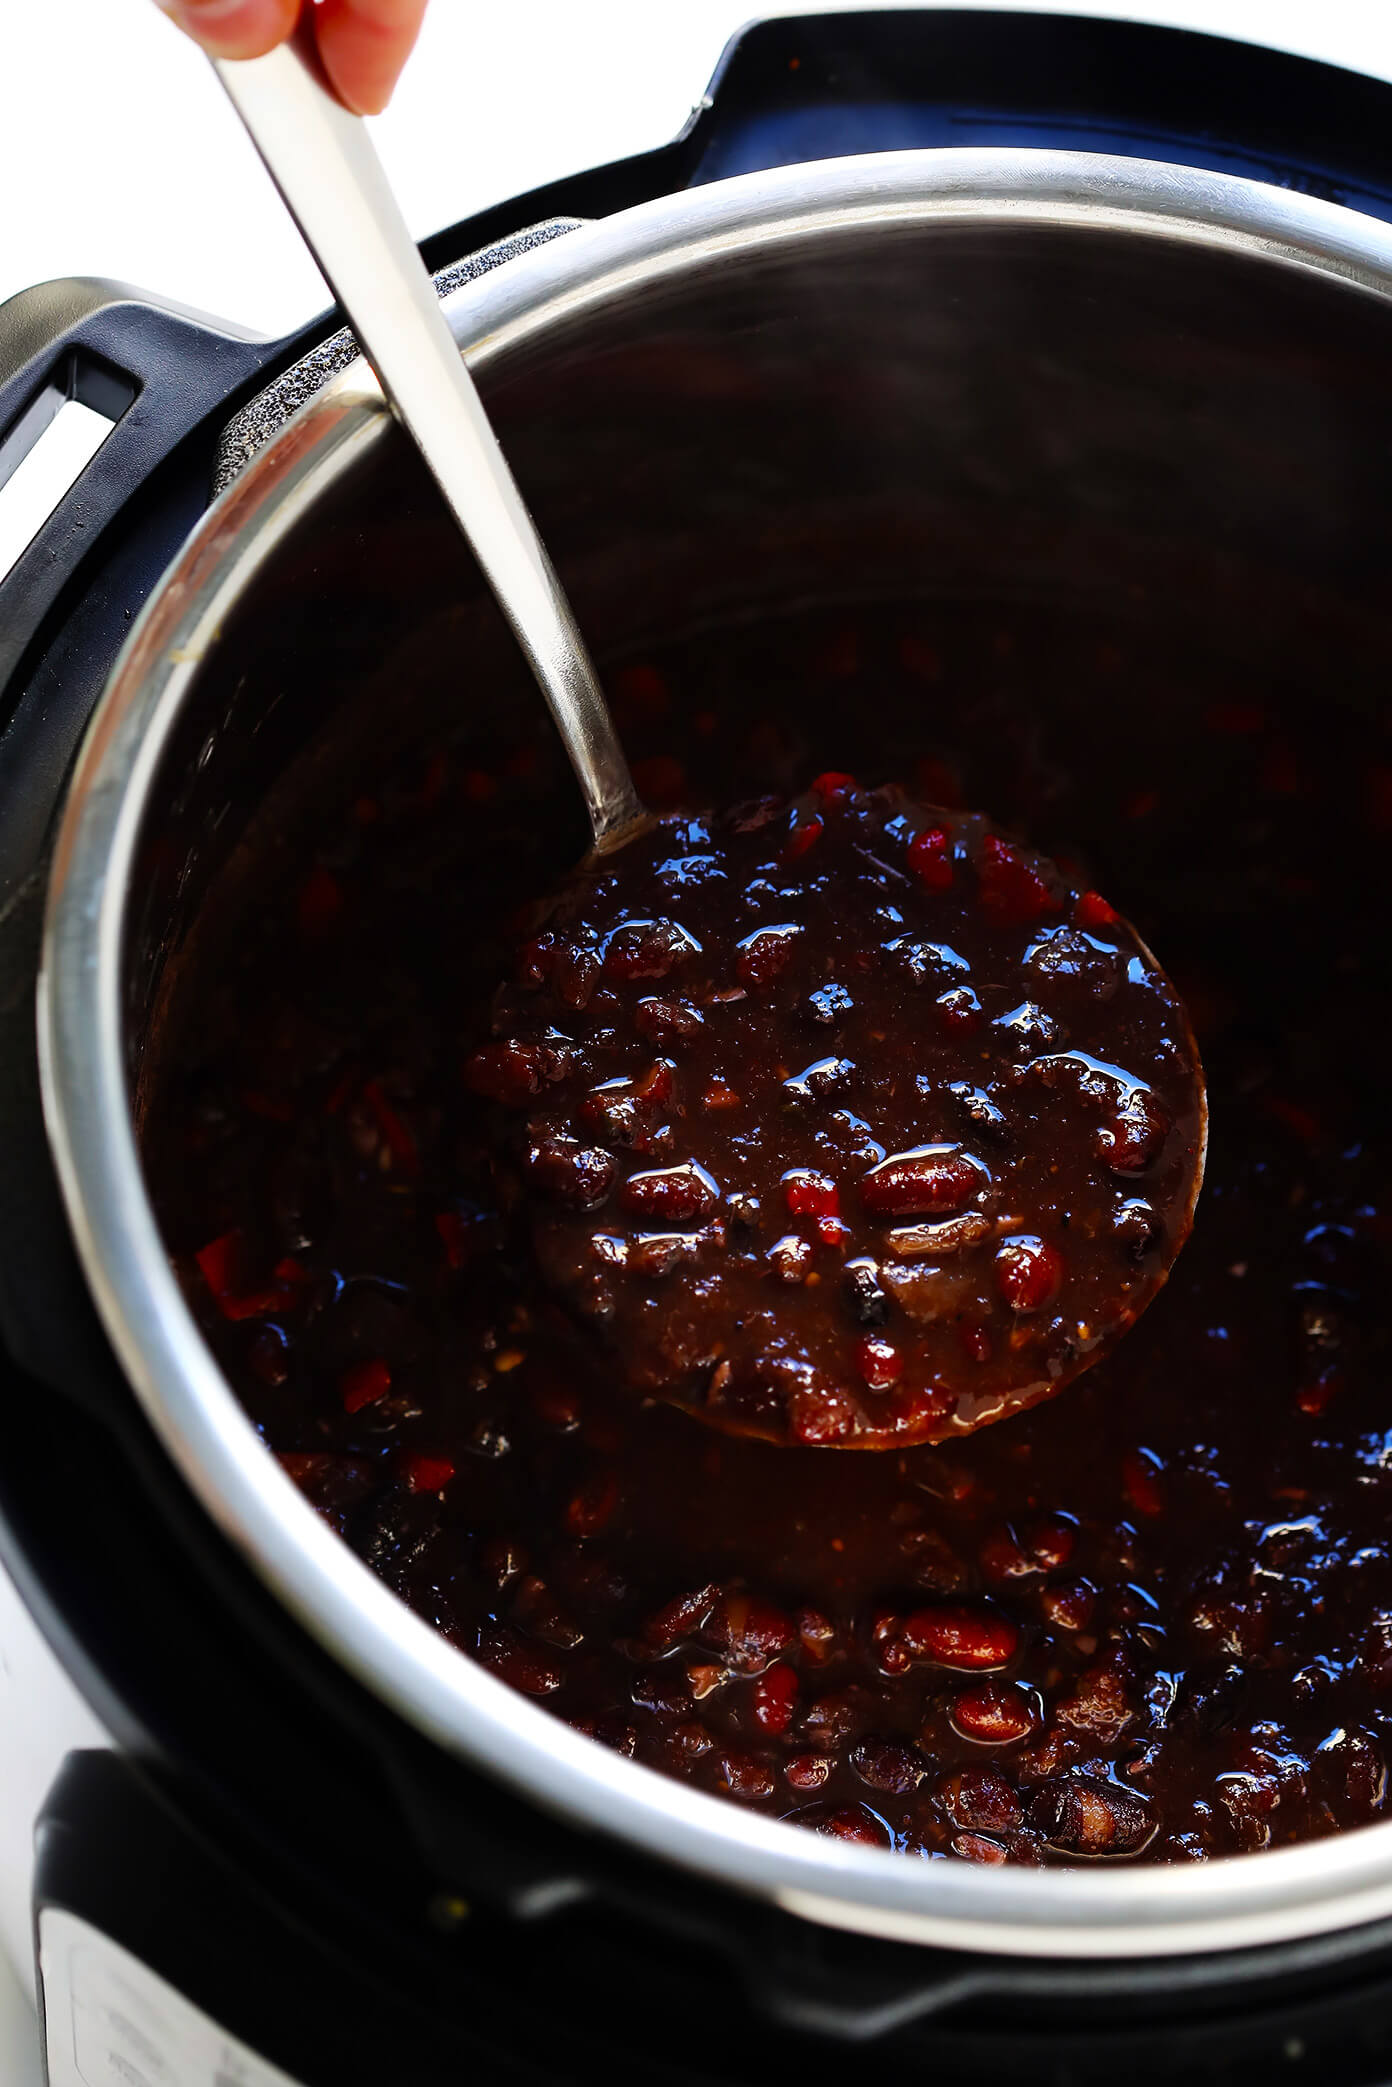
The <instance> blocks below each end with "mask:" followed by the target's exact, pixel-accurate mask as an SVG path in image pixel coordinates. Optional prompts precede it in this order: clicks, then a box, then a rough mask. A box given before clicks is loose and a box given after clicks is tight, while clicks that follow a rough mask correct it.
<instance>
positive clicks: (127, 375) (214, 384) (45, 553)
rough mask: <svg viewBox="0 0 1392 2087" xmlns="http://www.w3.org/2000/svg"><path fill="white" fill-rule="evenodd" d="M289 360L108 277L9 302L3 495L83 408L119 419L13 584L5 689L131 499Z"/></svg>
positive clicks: (2, 408)
mask: <svg viewBox="0 0 1392 2087" xmlns="http://www.w3.org/2000/svg"><path fill="white" fill-rule="evenodd" d="M277 349H280V350H281V351H282V352H283V350H284V343H283V342H274V341H264V340H258V339H254V338H252V337H250V336H248V335H245V334H243V333H241V332H239V331H238V330H237V329H236V328H235V327H232V326H230V325H229V324H228V323H227V322H225V321H224V320H221V319H212V318H208V317H206V316H205V315H204V314H202V313H198V312H191V311H187V310H185V309H184V308H183V307H182V306H180V305H175V304H168V303H161V302H159V301H157V300H155V299H151V298H147V297H145V296H144V295H143V294H142V293H141V292H139V291H136V290H132V289H130V288H128V287H127V286H126V285H125V284H123V283H114V282H104V281H101V280H99V279H88V278H84V277H70V278H67V279H64V280H60V281H57V282H50V283H40V284H38V285H37V286H36V287H35V288H33V289H31V290H22V291H20V293H19V294H18V295H17V296H15V297H12V298H10V299H9V300H8V302H7V303H5V304H3V305H0V488H3V486H4V484H5V482H6V480H7V479H8V478H10V477H11V476H12V474H13V473H14V472H15V471H16V470H17V469H18V468H19V466H20V465H21V464H22V463H23V462H24V460H25V458H26V457H27V456H28V455H29V453H30V452H31V451H32V449H33V448H34V446H35V444H36V443H37V442H38V441H39V439H40V437H41V436H42V435H43V434H44V433H45V431H46V430H47V428H48V426H49V424H50V422H51V421H52V420H53V419H54V417H55V416H56V414H57V413H59V412H60V411H61V409H62V407H63V406H64V405H65V404H66V403H67V402H68V401H69V400H76V401H77V402H78V403H79V404H81V405H85V406H88V407H90V408H92V409H93V410H94V411H95V412H97V413H99V414H101V415H102V417H103V418H104V419H107V420H109V421H110V422H111V431H110V433H109V434H108V435H107V436H106V437H105V438H104V439H103V440H102V442H101V445H100V447H99V448H98V449H97V450H96V452H95V454H94V455H93V456H92V457H91V458H90V460H89V461H88V463H87V464H86V465H85V467H84V468H83V469H82V470H81V471H80V472H79V474H78V476H77V478H76V480H75V481H74V483H73V484H72V485H71V486H70V487H69V489H68V490H67V492H66V493H65V494H64V495H63V497H62V498H61V499H60V500H59V502H58V504H57V506H56V507H55V508H54V510H53V512H52V513H51V514H50V515H49V516H48V518H47V519H46V520H45V521H44V522H43V523H42V525H41V526H40V528H39V530H38V533H37V534H36V535H35V536H34V538H33V539H32V541H31V542H30V543H29V544H28V546H27V548H26V549H24V550H23V551H21V553H20V555H19V557H18V559H17V560H16V561H15V563H14V564H13V565H12V566H11V568H10V570H9V572H8V573H7V574H5V576H4V577H3V578H0V689H3V688H4V687H5V686H6V684H7V683H8V682H9V681H10V679H11V677H12V676H13V675H14V673H15V672H16V669H17V668H18V667H19V666H20V664H21V662H22V660H23V658H24V655H25V653H26V652H27V650H28V648H29V646H30V644H31V643H32V641H33V639H34V638H35V637H36V636H37V635H38V633H39V631H40V630H41V628H42V627H43V625H44V622H45V619H46V618H47V616H48V614H49V612H50V610H52V609H53V607H54V606H55V604H56V603H57V602H58V600H59V597H60V595H61V594H62V593H63V591H64V589H65V587H66V586H67V583H68V582H69V581H70V580H71V579H72V578H73V576H74V575H75V574H76V572H77V571H78V568H79V567H80V566H81V565H82V564H83V563H84V561H85V560H86V558H87V556H88V554H89V553H90V552H91V551H92V549H93V547H94V546H95V544H96V542H97V540H98V538H99V537H100V536H101V535H102V532H103V531H104V530H105V529H106V528H107V526H108V524H109V523H111V522H112V521H113V519H114V518H115V516H116V515H117V513H118V512H119V510H120V509H121V508H122V506H123V505H124V504H125V503H126V501H128V500H129V499H130V498H131V497H132V495H133V494H134V493H136V491H137V490H138V489H139V488H140V487H141V486H142V485H143V484H145V482H146V481H147V480H148V478H149V476H150V474H151V473H152V472H153V471H154V470H155V469H156V467H157V466H158V465H159V464H161V463H162V462H163V461H164V459H165V458H166V457H167V456H169V455H170V453H171V452H172V451H173V450H174V449H175V448H177V447H178V445H179V444H180V443H181V442H182V441H183V440H184V438H185V437H186V436H187V435H189V434H191V433H192V432H193V430H194V429H195V428H197V427H198V426H199V424H200V423H201V422H202V421H203V420H205V419H207V418H208V417H209V416H210V415H212V414H214V413H218V412H221V414H222V415H223V417H225V415H226V412H227V407H228V401H229V397H230V396H231V395H233V394H235V393H236V392H237V391H238V390H239V389H240V388H241V387H243V386H244V385H245V384H246V382H247V381H248V380H249V379H252V378H255V377H256V376H257V375H258V374H259V373H260V372H261V371H262V370H263V369H264V367H265V365H266V364H267V362H268V361H269V360H270V359H271V357H272V356H273V355H274V354H275V353H276V351H277ZM3 714H4V712H3V710H0V720H2V719H3Z"/></svg>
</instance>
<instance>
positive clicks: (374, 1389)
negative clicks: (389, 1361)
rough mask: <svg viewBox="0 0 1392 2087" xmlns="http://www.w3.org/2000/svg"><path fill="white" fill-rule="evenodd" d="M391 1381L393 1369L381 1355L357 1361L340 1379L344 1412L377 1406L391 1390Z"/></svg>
mask: <svg viewBox="0 0 1392 2087" xmlns="http://www.w3.org/2000/svg"><path fill="white" fill-rule="evenodd" d="M391 1381H392V1379H391V1371H390V1370H389V1369H388V1368H387V1365H386V1364H385V1363H384V1362H383V1361H382V1359H381V1357H380V1356H374V1357H373V1358H372V1359H371V1360H370V1361H368V1362H355V1363H354V1365H353V1367H352V1369H350V1370H345V1371H344V1373H343V1375H342V1376H341V1377H340V1378H339V1380H338V1389H339V1394H340V1396H341V1397H342V1400H343V1410H344V1412H345V1413H361V1412H362V1409H363V1407H364V1406H375V1405H376V1403H377V1401H378V1400H379V1399H384V1398H385V1397H386V1395H387V1393H388V1392H389V1391H390V1390H391Z"/></svg>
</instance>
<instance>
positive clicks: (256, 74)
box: [213, 37, 643, 850]
mask: <svg viewBox="0 0 1392 2087" xmlns="http://www.w3.org/2000/svg"><path fill="white" fill-rule="evenodd" d="M213 63H214V65H215V67H216V70H217V72H218V74H219V76H220V78H221V80H222V83H223V85H224V87H225V88H226V89H227V92H228V93H229V95H230V96H231V97H232V101H233V103H234V105H235V107H236V109H237V113H238V115H239V116H240V117H241V119H242V121H243V123H244V124H245V125H246V128H247V130H248V132H249V133H250V135H251V139H252V142H253V143H254V145H255V146H256V149H257V151H258V152H259V153H260V155H261V157H262V159H263V160H264V161H265V164H266V167H267V170H268V171H269V173H270V175H271V178H272V180H273V181H274V182H275V184H276V187H277V188H278V189H279V190H280V193H281V195H282V196H283V197H284V199H285V202H286V205H287V207H288V208H289V210H290V213H291V215H292V217H293V218H294V220H295V222H296V224H297V225H298V226H299V228H300V231H301V232H302V233H303V234H304V238H305V241H306V243H307V244H308V246H309V248H310V250H311V252H312V253H313V255H314V257H315V259H316V260H317V261H318V263H319V266H320V267H321V268H322V270H323V271H324V274H325V275H326V276H327V277H328V280H329V282H330V284H331V285H332V287H333V290H334V293H335V295H336V296H337V298H338V300H339V302H340V304H341V305H342V306H343V309H344V311H345V313H346V314H347V316H348V319H349V321H350V323H351V325H352V327H353V331H354V332H355V334H356V335H357V338H358V342H359V345H360V346H361V348H362V350H363V353H364V354H365V355H366V357H367V359H368V361H369V362H370V363H371V365H372V368H373V369H374V371H375V372H376V374H377V378H378V381H379V382H380V384H381V386H382V389H383V391H384V392H385V393H386V395H387V397H388V399H389V400H390V401H391V404H392V406H393V408H394V409H395V411H396V414H397V417H398V419H399V420H400V421H401V422H402V424H403V426H404V427H405V429H406V431H407V433H408V434H409V435H410V436H411V438H412V440H413V441H414V442H415V444H416V446H417V448H418V449H419V450H420V452H421V455H422V456H423V457H424V459H425V461H426V464H427V465H428V466H429V469H430V472H431V474H432V476H433V477H434V479H435V482H436V484H437V485H438V486H439V488H440V491H441V492H442V493H443V494H444V496H445V499H446V500H447V501H448V503H449V506H450V509H451V512H452V513H453V515H454V517H455V520H456V521H457V522H458V524H459V526H460V528H461V529H462V530H463V532H464V534H465V536H466V537H467V538H468V541H469V543H470V545H471V547H472V549H473V552H474V556H475V557H476V558H477V559H478V562H479V564H480V566H481V567H482V569H483V573H484V576H485V578H486V579H487V581H488V584H489V586H490V587H491V588H492V590H493V593H494V595H495V596H496V597H497V600H498V604H499V606H500V608H501V609H502V611H503V613H504V615H505V616H506V617H507V619H508V622H509V623H510V624H511V625H512V628H513V631H514V632H515V633H516V636H517V641H518V643H519V644H520V645H521V647H522V650H523V652H524V653H525V654H526V656H527V659H528V661H529V663H530V665H531V669H532V672H533V673H534V674H535V676H536V678H537V681H538V683H539V684H540V687H541V691H542V694H543V695H544V696H545V698H546V701H547V703H548V704H549V705H550V708H551V714H552V716H553V717H554V718H555V720H556V724H557V726H558V727H559V729H560V733H561V737H562V739H563V740H564V742H565V748H566V752H567V754H568V755H569V757H570V763H571V766H572V767H573V769H574V770H575V774H576V777H577V779H578V781H579V784H580V787H581V790H582V791H583V792H584V797H585V805H586V809H587V810H588V812H589V815H590V825H591V828H592V830H593V833H594V840H595V846H596V848H598V849H601V850H602V849H604V848H606V847H612V846H615V845H617V844H618V843H619V841H620V840H622V839H623V838H625V837H626V835H627V832H628V830H629V829H631V828H633V827H634V826H635V825H636V823H638V822H639V821H641V819H642V817H643V807H642V805H641V803H640V801H639V799H638V796H637V793H636V791H635V790H634V787H633V778H632V776H631V775H630V774H629V770H628V762H627V761H626V760H625V758H624V753H623V749H622V747H621V746H620V745H619V741H618V736H617V734H616V733H615V730H614V723H613V719H612V718H611V717H610V715H609V710H608V706H607V705H606V703H605V700H604V693H603V690H602V689H601V688H600V685H599V680H598V677H597V676H596V674H595V670H594V667H593V665H592V663H591V660H590V657H589V654H588V652H587V651H586V649H585V642H584V639H583V638H582V637H581V635H580V632H579V629H578V628H577V626H576V622H575V618H574V616H573V615H572V613H571V608H570V604H569V602H568V601H567V600H566V597H565V594H564V591H563V590H562V587H561V583H560V581H559V580H558V579H557V577H556V573H555V570H554V568H553V567H552V564H551V561H550V559H549V558H548V556H547V554H546V549H545V546H544V545H543V543H542V541H541V538H540V537H539V536H538V534H537V532H536V527H535V524H534V523H533V521H532V518H531V516H530V515H529V514H528V512H527V508H526V505H525V503H524V501H523V499H522V495H521V493H520V492H519V491H518V488H517V482H516V480H515V479H514V478H513V475H512V472H511V471H510V470H509V468H508V463H507V459H506V458H505V457H504V455H503V452H502V450H501V448H500V447H499V444H498V438H497V436H496V435H495V434H494V432H493V429H492V427H491V425H490V423H489V420H488V415H487V414H486V413H485V411H484V408H483V402H482V400H481V399H480V397H479V395H478V392H477V390H476V389H475V386H474V381H473V379H472V377H471V376H470V375H469V372H468V370H467V368H466V367H465V363H464V358H463V356H462V355H461V354H460V352H459V348H458V346H457V344H456V342H455V339H454V336H453V335H452V334H451V332H450V330H449V327H448V325H447V324H446V322H445V318H444V314H443V313H442V312H441V310H440V305H439V300H438V298H437V297H436V294H435V290H434V286H433V285H432V283H431V281H430V277H429V276H428V275H427V274H426V271H425V265H424V263H423V262H422V260H421V257H420V254H419V253H418V252H417V250H416V245H415V242H414V240H413V239H412V238H411V235H410V233H409V232H408V231H407V229H406V223H405V220H404V219H403V217H402V215H401V212H400V209H399V208H398V206H397V202H396V198H395V196H394V195H393V194H392V191H391V188H390V185H389V184H388V181H387V177H386V173H385V171H384V169H383V167H382V163H381V161H380V160H379V159H378V157H377V153H376V151H375V149H374V147H373V144H372V140H371V138H370V137H369V136H368V131H367V126H366V124H365V123H364V122H363V121H362V119H361V117H359V116H354V115H352V114H351V113H350V112H349V111H348V110H347V109H345V108H344V107H343V106H342V104H341V103H340V102H338V101H337V100H335V98H334V96H333V95H332V94H331V93H330V91H329V88H328V85H327V83H326V81H325V79H324V76H323V72H322V68H321V66H320V63H319V59H318V56H317V53H316V52H315V51H314V48H313V46H312V44H311V43H308V42H307V41H305V39H304V38H303V37H300V38H297V39H295V40H294V41H292V42H290V43H287V44H283V45H282V46H281V47H280V48H279V49H278V50H275V51H272V52H270V53H269V54H268V55H267V56H266V57H264V58H248V59H215V60H214V61H213Z"/></svg>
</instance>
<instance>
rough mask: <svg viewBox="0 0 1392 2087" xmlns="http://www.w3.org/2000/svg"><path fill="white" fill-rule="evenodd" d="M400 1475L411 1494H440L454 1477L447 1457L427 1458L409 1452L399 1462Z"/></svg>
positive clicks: (452, 1468) (414, 1451)
mask: <svg viewBox="0 0 1392 2087" xmlns="http://www.w3.org/2000/svg"><path fill="white" fill-rule="evenodd" d="M401 1475H402V1477H403V1478H404V1479H405V1481H406V1483H407V1485H408V1486H409V1487H410V1488H411V1491H412V1492H413V1493H440V1492H443V1491H444V1489H445V1487H446V1486H447V1485H448V1484H449V1482H450V1480H451V1479H452V1478H453V1477H454V1466H453V1464H452V1463H451V1462H450V1460H449V1458H448V1457H427V1456H422V1455H421V1454H420V1452H419V1451H417V1450H411V1451H410V1452H408V1454H407V1455H406V1456H404V1457H403V1458H402V1460H401Z"/></svg>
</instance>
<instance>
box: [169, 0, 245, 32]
mask: <svg viewBox="0 0 1392 2087" xmlns="http://www.w3.org/2000/svg"><path fill="white" fill-rule="evenodd" d="M155 4H156V6H157V7H160V8H162V9H163V11H164V13H165V14H167V15H172V16H173V17H174V19H175V21H176V22H191V23H193V24H194V25H195V26H196V27H198V28H204V27H208V26H210V25H211V24H212V23H214V22H225V21H227V19H228V18H229V17H230V16H231V15H234V14H239V13H240V12H241V10H242V9H243V8H244V7H245V6H246V0H155Z"/></svg>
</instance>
